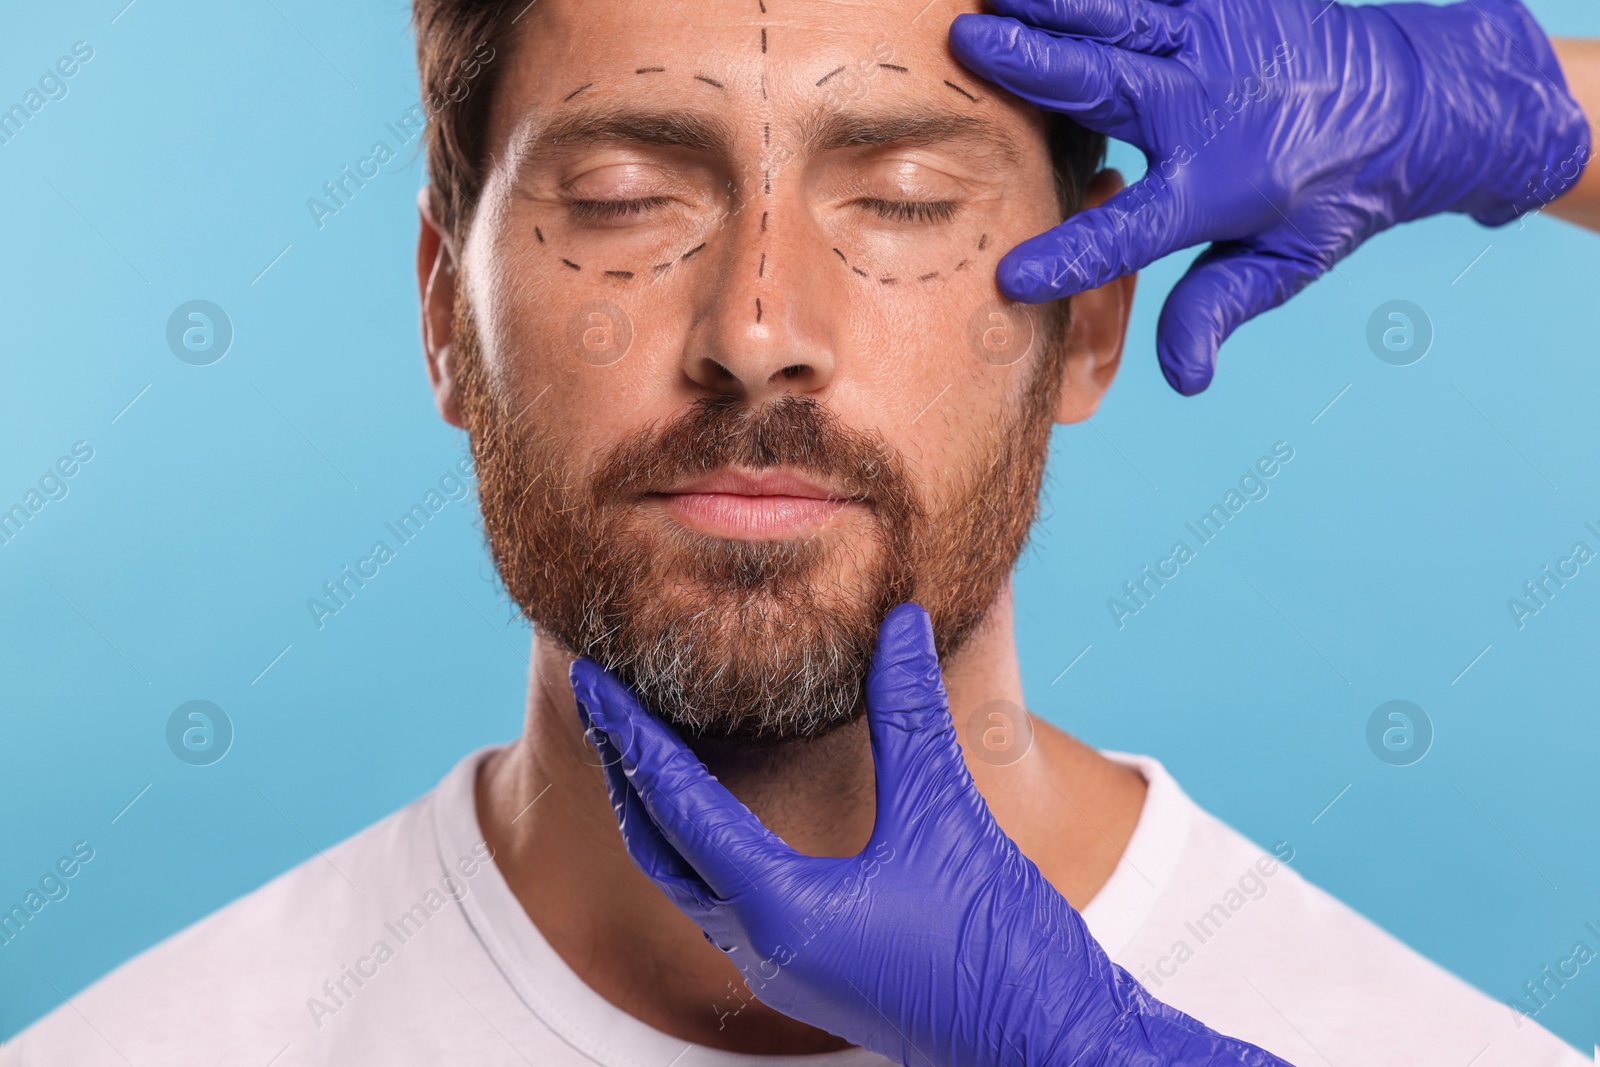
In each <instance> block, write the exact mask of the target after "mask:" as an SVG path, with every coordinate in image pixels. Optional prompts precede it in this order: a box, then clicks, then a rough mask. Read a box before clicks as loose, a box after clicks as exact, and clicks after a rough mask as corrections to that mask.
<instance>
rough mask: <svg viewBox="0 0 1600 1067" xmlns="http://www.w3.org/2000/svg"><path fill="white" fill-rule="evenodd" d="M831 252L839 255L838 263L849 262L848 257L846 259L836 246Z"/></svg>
mask: <svg viewBox="0 0 1600 1067" xmlns="http://www.w3.org/2000/svg"><path fill="white" fill-rule="evenodd" d="M833 254H834V255H836V256H838V257H839V262H840V263H849V262H850V261H849V260H848V259H846V258H845V257H844V253H843V252H841V251H839V250H838V249H837V248H835V249H834V250H833Z"/></svg>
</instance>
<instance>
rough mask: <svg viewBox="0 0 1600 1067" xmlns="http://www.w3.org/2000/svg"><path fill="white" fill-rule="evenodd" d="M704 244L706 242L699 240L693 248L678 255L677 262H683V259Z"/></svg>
mask: <svg viewBox="0 0 1600 1067" xmlns="http://www.w3.org/2000/svg"><path fill="white" fill-rule="evenodd" d="M705 246H706V243H705V242H704V241H701V242H700V243H699V244H697V245H695V246H694V247H693V248H691V249H689V251H687V252H685V253H684V254H683V255H681V256H679V257H678V262H680V263H681V262H683V261H684V260H686V259H688V258H689V257H690V256H692V255H694V254H695V253H696V252H698V251H700V250H701V249H702V248H704V247H705Z"/></svg>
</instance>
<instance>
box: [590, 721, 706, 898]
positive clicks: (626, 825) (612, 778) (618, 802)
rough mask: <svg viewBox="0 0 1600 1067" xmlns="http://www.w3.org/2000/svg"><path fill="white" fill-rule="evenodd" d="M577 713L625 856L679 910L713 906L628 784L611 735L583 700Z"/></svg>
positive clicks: (702, 884)
mask: <svg viewBox="0 0 1600 1067" xmlns="http://www.w3.org/2000/svg"><path fill="white" fill-rule="evenodd" d="M578 717H579V718H580V719H581V720H582V721H583V728H584V734H585V735H586V736H587V737H588V738H589V740H590V741H591V742H592V743H593V744H594V746H595V750H596V751H597V752H598V753H599V755H600V770H601V773H602V774H604V775H605V782H606V792H607V793H608V794H610V796H611V810H612V811H613V812H615V813H616V817H617V828H618V829H619V830H621V831H622V841H623V844H624V845H626V846H627V849H628V857H629V858H630V859H631V860H633V864H634V866H636V867H638V868H639V869H640V870H641V871H643V872H644V873H645V875H646V876H648V877H649V879H650V880H651V881H652V882H654V883H655V884H656V885H658V886H659V887H660V888H661V891H662V892H664V893H666V894H667V897H668V898H669V899H671V901H672V902H673V903H674V904H676V905H677V906H678V910H679V911H682V912H684V913H685V914H687V915H688V916H689V917H690V918H698V917H699V916H700V915H701V914H703V913H704V912H707V911H709V910H710V909H711V908H712V907H713V901H712V900H711V899H710V898H711V893H710V890H709V889H708V888H707V887H706V885H705V883H704V882H703V881H701V879H700V876H699V875H698V874H696V873H695V872H694V869H693V868H692V867H690V866H689V864H688V863H687V862H685V860H684V858H683V857H682V856H680V855H678V853H677V850H675V849H674V848H673V847H672V846H671V845H670V844H668V843H667V839H666V838H664V837H662V836H661V830H660V829H659V828H658V827H657V826H656V824H655V823H654V822H652V821H651V820H650V816H649V814H648V813H647V812H646V811H645V809H644V803H643V801H641V800H640V799H639V794H638V793H637V792H636V791H635V790H634V788H633V786H631V785H629V784H628V778H627V775H626V774H625V773H624V772H623V770H622V762H621V759H622V757H621V753H620V752H618V751H617V747H616V746H615V745H614V744H612V742H611V736H610V735H609V734H608V733H606V731H604V730H602V729H600V728H599V727H597V726H595V725H594V720H593V719H592V718H591V717H590V715H589V711H588V708H587V707H586V706H585V702H584V701H583V700H579V701H578Z"/></svg>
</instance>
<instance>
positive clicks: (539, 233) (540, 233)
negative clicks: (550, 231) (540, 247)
mask: <svg viewBox="0 0 1600 1067" xmlns="http://www.w3.org/2000/svg"><path fill="white" fill-rule="evenodd" d="M533 235H534V236H535V237H537V238H538V239H539V243H540V244H544V231H543V230H541V229H539V227H537V226H535V227H534V228H533Z"/></svg>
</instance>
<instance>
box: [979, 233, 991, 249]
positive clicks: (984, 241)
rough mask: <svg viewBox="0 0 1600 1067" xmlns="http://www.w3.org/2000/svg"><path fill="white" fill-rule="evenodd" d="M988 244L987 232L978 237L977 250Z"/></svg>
mask: <svg viewBox="0 0 1600 1067" xmlns="http://www.w3.org/2000/svg"><path fill="white" fill-rule="evenodd" d="M988 246H989V235H988V234H984V235H983V236H982V237H980V238H978V251H980V252H982V251H983V250H984V249H985V248H987V247H988Z"/></svg>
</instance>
